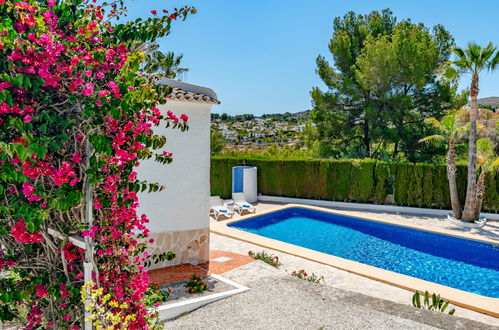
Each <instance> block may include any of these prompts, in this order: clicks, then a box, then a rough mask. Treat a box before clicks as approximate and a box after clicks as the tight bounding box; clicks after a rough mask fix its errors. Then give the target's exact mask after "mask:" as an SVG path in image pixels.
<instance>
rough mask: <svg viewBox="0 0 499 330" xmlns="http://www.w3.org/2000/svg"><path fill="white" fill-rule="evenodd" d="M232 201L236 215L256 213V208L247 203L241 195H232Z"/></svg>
mask: <svg viewBox="0 0 499 330" xmlns="http://www.w3.org/2000/svg"><path fill="white" fill-rule="evenodd" d="M232 199H233V200H234V210H235V211H236V212H237V213H239V214H243V212H244V211H248V212H251V213H255V212H256V207H254V206H253V205H251V204H250V203H248V202H247V201H246V199H245V198H244V195H243V194H242V193H233V194H232Z"/></svg>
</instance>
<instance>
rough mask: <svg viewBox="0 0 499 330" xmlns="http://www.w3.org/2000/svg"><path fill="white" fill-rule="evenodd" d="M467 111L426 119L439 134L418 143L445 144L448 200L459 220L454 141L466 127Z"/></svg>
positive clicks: (459, 206) (460, 213) (459, 208)
mask: <svg viewBox="0 0 499 330" xmlns="http://www.w3.org/2000/svg"><path fill="white" fill-rule="evenodd" d="M468 113H469V111H468V110H466V109H462V110H457V111H451V112H449V113H448V114H447V115H445V116H444V117H443V118H442V119H441V120H437V119H436V118H427V119H426V122H427V123H429V124H431V125H433V126H435V128H437V129H438V131H439V133H440V134H434V135H430V136H427V137H425V138H424V139H421V140H420V141H419V142H426V141H432V142H437V143H438V142H446V143H447V144H448V147H449V149H448V150H447V179H448V180H449V191H450V200H451V206H452V212H454V217H455V218H456V219H461V217H462V212H463V210H462V208H461V203H460V202H459V196H458V191H457V180H456V158H457V155H456V148H455V146H456V141H457V140H458V139H459V138H460V137H461V136H462V135H463V133H464V131H465V130H466V126H465V125H463V122H464V121H465V118H466V119H467V117H468Z"/></svg>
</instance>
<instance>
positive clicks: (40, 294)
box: [33, 284, 49, 298]
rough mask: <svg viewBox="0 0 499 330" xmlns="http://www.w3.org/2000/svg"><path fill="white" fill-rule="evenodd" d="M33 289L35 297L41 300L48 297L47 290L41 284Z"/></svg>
mask: <svg viewBox="0 0 499 330" xmlns="http://www.w3.org/2000/svg"><path fill="white" fill-rule="evenodd" d="M33 288H34V289H35V290H36V293H35V294H36V296H37V297H40V298H43V297H46V296H48V295H49V292H48V291H47V288H46V287H45V286H44V285H43V284H37V285H35V286H33Z"/></svg>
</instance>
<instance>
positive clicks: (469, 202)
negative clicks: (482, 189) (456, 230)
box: [461, 74, 478, 222]
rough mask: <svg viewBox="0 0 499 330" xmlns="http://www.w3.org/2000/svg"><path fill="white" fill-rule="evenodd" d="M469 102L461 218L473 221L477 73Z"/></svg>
mask: <svg viewBox="0 0 499 330" xmlns="http://www.w3.org/2000/svg"><path fill="white" fill-rule="evenodd" d="M470 95H471V104H470V138H469V151H468V187H467V189H466V201H465V203H464V211H463V217H462V218H461V220H463V221H467V222H473V221H475V220H477V218H476V213H477V209H476V208H477V207H478V205H477V204H478V200H477V194H476V186H477V185H476V183H477V182H476V181H477V177H476V140H477V131H476V120H477V113H478V109H477V102H478V101H477V98H478V75H477V74H473V76H472V78H471V87H470Z"/></svg>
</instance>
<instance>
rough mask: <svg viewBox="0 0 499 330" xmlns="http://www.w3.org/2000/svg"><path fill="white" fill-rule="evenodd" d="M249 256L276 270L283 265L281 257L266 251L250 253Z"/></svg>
mask: <svg viewBox="0 0 499 330" xmlns="http://www.w3.org/2000/svg"><path fill="white" fill-rule="evenodd" d="M248 255H249V256H250V257H251V258H253V259H256V260H261V261H263V262H265V263H267V264H269V265H271V266H272V267H275V268H279V267H280V266H281V265H282V264H281V262H280V261H279V257H277V256H275V255H273V254H268V253H267V252H265V251H260V252H257V253H255V252H253V251H249V252H248Z"/></svg>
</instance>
